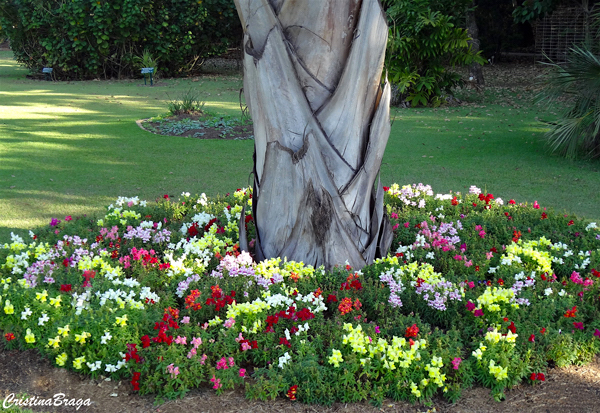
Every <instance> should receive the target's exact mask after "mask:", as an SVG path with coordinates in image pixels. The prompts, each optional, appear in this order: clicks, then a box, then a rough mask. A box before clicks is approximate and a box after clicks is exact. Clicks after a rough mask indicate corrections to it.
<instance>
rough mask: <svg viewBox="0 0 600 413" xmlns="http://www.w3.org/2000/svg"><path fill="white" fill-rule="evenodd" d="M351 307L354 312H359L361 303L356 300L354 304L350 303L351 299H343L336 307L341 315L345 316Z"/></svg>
mask: <svg viewBox="0 0 600 413" xmlns="http://www.w3.org/2000/svg"><path fill="white" fill-rule="evenodd" d="M352 307H354V308H355V309H356V310H359V309H360V307H362V303H361V302H360V300H359V299H358V298H357V299H356V300H354V303H352V298H349V297H344V298H343V299H342V302H341V303H340V305H338V310H340V313H342V315H346V314H348V313H349V312H350V311H352Z"/></svg>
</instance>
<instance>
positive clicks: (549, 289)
mask: <svg viewBox="0 0 600 413" xmlns="http://www.w3.org/2000/svg"><path fill="white" fill-rule="evenodd" d="M544 294H545V295H547V296H548V295H550V294H552V288H550V287H548V288H546V289H545V290H544Z"/></svg>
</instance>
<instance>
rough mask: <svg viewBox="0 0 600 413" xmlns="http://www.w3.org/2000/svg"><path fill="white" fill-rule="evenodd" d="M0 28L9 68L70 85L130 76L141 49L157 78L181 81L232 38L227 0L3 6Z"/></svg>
mask: <svg viewBox="0 0 600 413" xmlns="http://www.w3.org/2000/svg"><path fill="white" fill-rule="evenodd" d="M0 26H1V27H2V28H3V30H4V34H5V35H6V36H7V37H8V38H9V39H10V41H11V45H12V49H13V52H14V54H15V57H16V59H17V61H19V62H20V63H22V64H24V65H25V66H27V67H28V68H29V69H31V70H34V71H37V70H39V69H40V68H41V67H43V66H52V67H53V68H54V74H55V76H56V77H58V78H77V79H86V78H95V77H103V78H111V77H123V76H131V75H132V74H133V73H134V71H135V70H136V69H137V67H136V66H135V62H134V59H135V56H137V55H139V54H141V52H142V51H143V50H144V49H148V50H149V51H150V53H152V55H153V56H154V57H155V58H156V59H157V60H158V61H160V62H162V67H161V71H162V72H163V73H164V74H165V75H171V76H173V75H178V74H183V73H187V72H190V71H193V70H194V69H196V68H197V66H198V63H201V62H202V59H203V58H204V57H207V56H210V55H214V54H218V53H222V52H223V51H224V50H225V49H226V48H227V46H228V45H229V44H230V43H233V42H235V41H236V39H237V36H238V34H239V33H240V29H239V22H238V19H237V15H236V12H235V7H234V5H233V2H231V1H228V0H205V1H192V0H186V1H175V0H157V1H150V0H111V1H110V2H109V1H106V0H103V1H100V0H96V1H93V0H74V1H69V2H63V1H58V0H7V1H3V2H1V3H0Z"/></svg>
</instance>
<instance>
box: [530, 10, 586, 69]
mask: <svg viewBox="0 0 600 413" xmlns="http://www.w3.org/2000/svg"><path fill="white" fill-rule="evenodd" d="M590 19H591V17H590V13H589V12H586V10H585V9H584V8H583V7H567V6H561V7H559V8H558V9H556V10H555V11H554V12H553V13H552V14H551V15H550V16H546V17H544V18H543V19H541V20H538V21H537V22H536V24H535V25H534V26H535V27H534V29H535V52H536V55H538V57H539V58H540V59H543V60H547V58H546V57H545V56H547V57H548V58H550V59H551V60H552V61H554V62H555V63H561V62H564V61H565V60H566V56H567V54H568V52H569V49H570V48H571V47H573V46H574V45H582V44H583V43H584V42H585V37H586V30H592V31H593V30H594V29H591V28H590V27H591V20H590ZM544 55H545V56H544Z"/></svg>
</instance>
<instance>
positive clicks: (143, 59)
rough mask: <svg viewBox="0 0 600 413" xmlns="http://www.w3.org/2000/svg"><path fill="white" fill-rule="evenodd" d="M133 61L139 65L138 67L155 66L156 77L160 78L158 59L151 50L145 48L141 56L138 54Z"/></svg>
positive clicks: (154, 74)
mask: <svg viewBox="0 0 600 413" xmlns="http://www.w3.org/2000/svg"><path fill="white" fill-rule="evenodd" d="M133 62H134V63H135V65H136V66H137V67H138V69H142V68H144V67H153V68H154V73H153V76H154V79H157V78H158V60H157V59H155V58H154V56H153V55H152V53H151V52H150V50H148V48H145V49H144V51H143V52H142V55H141V56H136V57H134V58H133Z"/></svg>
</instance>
